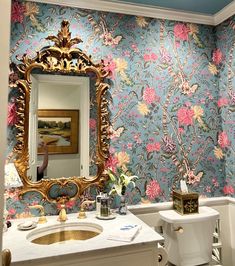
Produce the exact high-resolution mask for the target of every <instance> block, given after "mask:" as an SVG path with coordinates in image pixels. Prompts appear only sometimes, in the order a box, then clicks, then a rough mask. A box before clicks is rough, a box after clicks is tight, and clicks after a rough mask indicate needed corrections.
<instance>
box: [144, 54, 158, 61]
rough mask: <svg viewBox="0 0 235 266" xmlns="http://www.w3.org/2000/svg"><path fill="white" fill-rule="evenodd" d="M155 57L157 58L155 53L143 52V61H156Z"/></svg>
mask: <svg viewBox="0 0 235 266" xmlns="http://www.w3.org/2000/svg"><path fill="white" fill-rule="evenodd" d="M157 59H158V56H157V55H156V54H155V53H151V54H144V61H145V62H148V61H156V60H157Z"/></svg>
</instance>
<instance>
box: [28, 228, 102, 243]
mask: <svg viewBox="0 0 235 266" xmlns="http://www.w3.org/2000/svg"><path fill="white" fill-rule="evenodd" d="M102 231H103V228H102V226H100V225H98V224H95V223H64V224H57V225H51V226H46V227H43V228H39V229H35V230H33V231H32V232H30V233H29V234H28V235H27V237H26V238H27V240H29V241H30V242H32V243H34V244H38V245H51V244H54V243H66V242H67V241H71V240H87V239H90V238H93V237H96V236H97V235H99V234H100V233H101V232H102Z"/></svg>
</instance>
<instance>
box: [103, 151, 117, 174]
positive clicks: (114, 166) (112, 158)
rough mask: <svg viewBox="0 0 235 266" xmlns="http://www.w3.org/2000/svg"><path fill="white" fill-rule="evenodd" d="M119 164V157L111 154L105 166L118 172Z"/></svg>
mask: <svg viewBox="0 0 235 266" xmlns="http://www.w3.org/2000/svg"><path fill="white" fill-rule="evenodd" d="M117 164H118V159H117V157H115V156H112V155H111V156H109V158H108V160H107V161H106V164H105V168H106V169H110V170H112V171H113V172H114V173H116V169H117Z"/></svg>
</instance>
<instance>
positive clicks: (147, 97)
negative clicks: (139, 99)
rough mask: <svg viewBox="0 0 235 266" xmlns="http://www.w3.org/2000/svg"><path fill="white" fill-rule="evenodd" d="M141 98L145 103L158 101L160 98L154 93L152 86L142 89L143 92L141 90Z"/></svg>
mask: <svg viewBox="0 0 235 266" xmlns="http://www.w3.org/2000/svg"><path fill="white" fill-rule="evenodd" d="M143 100H144V101H145V102H146V103H147V104H151V103H153V102H155V101H156V102H158V101H159V100H160V97H159V96H157V95H156V92H155V89H154V88H150V87H147V88H145V89H144V92H143Z"/></svg>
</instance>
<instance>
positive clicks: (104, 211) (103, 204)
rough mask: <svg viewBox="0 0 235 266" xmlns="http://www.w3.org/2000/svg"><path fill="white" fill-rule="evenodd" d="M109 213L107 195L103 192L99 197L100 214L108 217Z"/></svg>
mask: <svg viewBox="0 0 235 266" xmlns="http://www.w3.org/2000/svg"><path fill="white" fill-rule="evenodd" d="M109 215H110V203H109V196H108V195H107V194H104V195H103V196H102V197H101V199H100V216H101V217H108V216H109Z"/></svg>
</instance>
